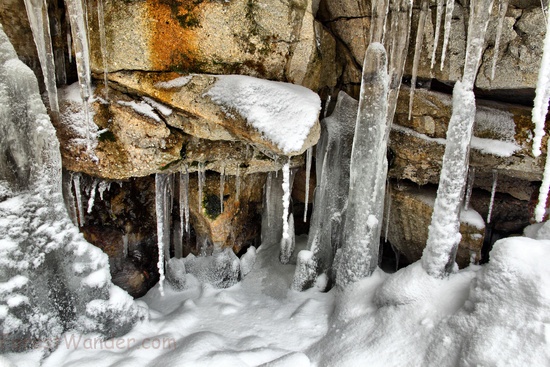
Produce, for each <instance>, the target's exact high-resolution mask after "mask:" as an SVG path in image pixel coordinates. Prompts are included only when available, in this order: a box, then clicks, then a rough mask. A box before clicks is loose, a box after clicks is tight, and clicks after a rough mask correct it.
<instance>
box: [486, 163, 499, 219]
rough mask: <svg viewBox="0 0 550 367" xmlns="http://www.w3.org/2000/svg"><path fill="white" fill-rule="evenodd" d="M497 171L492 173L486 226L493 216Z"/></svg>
mask: <svg viewBox="0 0 550 367" xmlns="http://www.w3.org/2000/svg"><path fill="white" fill-rule="evenodd" d="M497 182H498V171H496V170H494V171H493V185H492V186H491V200H490V201H489V210H488V212H487V224H489V223H491V216H492V214H493V205H494V204H495V194H496V192H497Z"/></svg>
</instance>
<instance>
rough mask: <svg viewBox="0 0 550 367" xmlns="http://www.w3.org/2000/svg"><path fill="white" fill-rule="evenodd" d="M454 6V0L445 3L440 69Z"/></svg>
mask: <svg viewBox="0 0 550 367" xmlns="http://www.w3.org/2000/svg"><path fill="white" fill-rule="evenodd" d="M454 7H455V0H447V2H446V5H445V28H444V33H443V47H442V48H441V67H440V69H441V70H443V66H444V65H445V56H446V54H447V46H448V45H449V38H450V37H451V26H452V21H453V10H454Z"/></svg>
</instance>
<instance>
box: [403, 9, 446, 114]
mask: <svg viewBox="0 0 550 367" xmlns="http://www.w3.org/2000/svg"><path fill="white" fill-rule="evenodd" d="M440 2H441V3H442V2H443V0H439V1H438V5H437V12H438V17H439V16H440V14H439V3H440ZM429 5H430V0H422V8H421V9H420V17H419V18H418V27H417V29H416V42H415V46H414V58H413V69H412V78H411V90H410V95H409V120H410V119H411V116H412V108H413V101H414V91H415V89H416V77H417V75H418V63H419V62H420V55H421V54H422V39H423V38H424V31H425V28H426V18H427V17H428V12H429V10H430V9H429ZM441 6H443V4H441ZM437 25H438V26H439V21H438V22H437ZM436 29H437V28H436ZM438 32H439V29H437V30H436V37H437V35H438V34H439V33H438ZM436 39H437V38H436ZM435 45H437V43H435V44H434V50H435ZM434 55H435V51H434ZM432 67H433V59H432Z"/></svg>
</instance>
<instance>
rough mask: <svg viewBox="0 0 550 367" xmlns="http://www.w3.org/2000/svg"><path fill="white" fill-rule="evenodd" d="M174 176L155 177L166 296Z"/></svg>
mask: <svg viewBox="0 0 550 367" xmlns="http://www.w3.org/2000/svg"><path fill="white" fill-rule="evenodd" d="M171 176H172V175H170V174H162V173H157V174H156V175H155V212H156V218H157V246H158V262H157V268H158V271H159V276H160V278H159V291H160V294H161V296H164V279H165V276H164V274H165V272H164V262H165V260H168V258H169V257H170V206H171V201H172V200H171V195H170V194H171V193H170V183H171V181H172V177H171Z"/></svg>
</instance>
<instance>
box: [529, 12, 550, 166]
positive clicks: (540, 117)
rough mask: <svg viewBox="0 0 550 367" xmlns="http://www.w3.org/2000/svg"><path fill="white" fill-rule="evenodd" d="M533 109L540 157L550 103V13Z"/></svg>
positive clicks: (535, 150) (535, 151) (536, 153)
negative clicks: (549, 103)
mask: <svg viewBox="0 0 550 367" xmlns="http://www.w3.org/2000/svg"><path fill="white" fill-rule="evenodd" d="M535 93H536V94H535V102H534V107H533V112H532V116H533V123H534V124H535V131H534V133H535V134H534V135H535V136H534V137H533V155H534V156H535V157H538V156H539V155H540V153H541V150H540V147H541V145H542V137H543V136H544V134H545V132H544V125H545V123H546V115H547V114H548V102H549V100H550V12H548V13H547V22H546V36H545V38H544V51H543V54H542V60H541V63H540V69H539V76H538V80H537V89H536V92H535Z"/></svg>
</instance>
